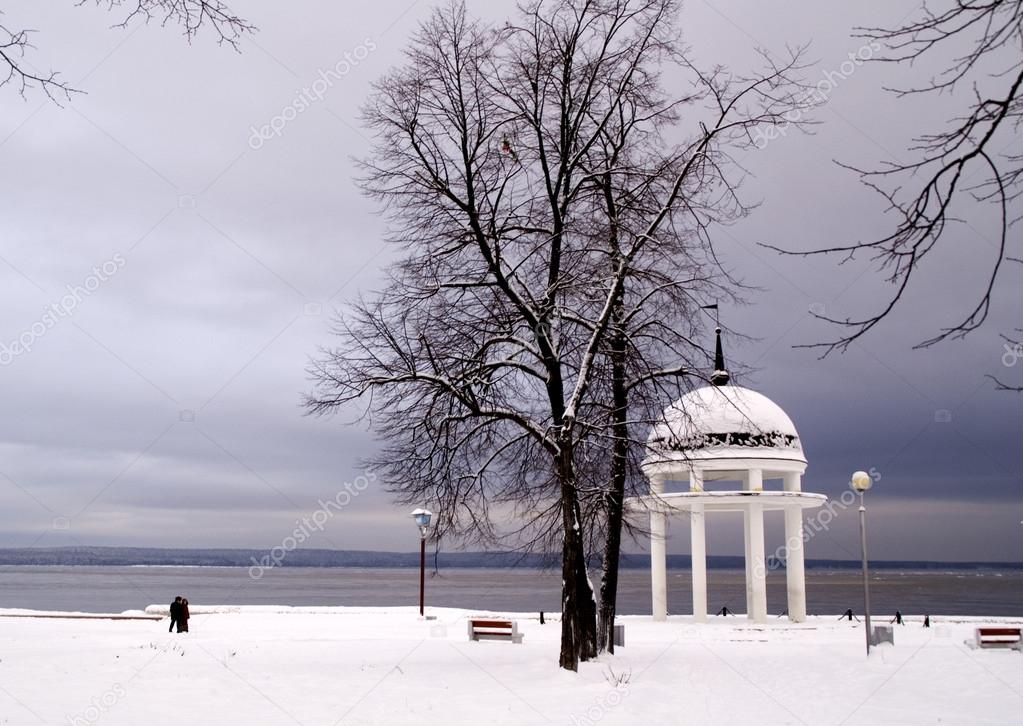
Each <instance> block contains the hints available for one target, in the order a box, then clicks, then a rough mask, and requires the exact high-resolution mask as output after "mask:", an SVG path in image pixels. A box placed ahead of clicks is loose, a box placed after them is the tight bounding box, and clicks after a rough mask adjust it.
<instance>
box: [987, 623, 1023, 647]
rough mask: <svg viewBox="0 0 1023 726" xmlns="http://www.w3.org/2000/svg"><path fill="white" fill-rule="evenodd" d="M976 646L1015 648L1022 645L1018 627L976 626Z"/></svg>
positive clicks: (1022, 639)
mask: <svg viewBox="0 0 1023 726" xmlns="http://www.w3.org/2000/svg"><path fill="white" fill-rule="evenodd" d="M976 637H977V647H978V648H1016V649H1019V648H1020V647H1021V645H1023V642H1021V641H1023V638H1021V636H1020V629H1019V628H977V636H976Z"/></svg>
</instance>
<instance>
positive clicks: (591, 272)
mask: <svg viewBox="0 0 1023 726" xmlns="http://www.w3.org/2000/svg"><path fill="white" fill-rule="evenodd" d="M676 13H677V4H676V2H675V1H674V0H645V1H640V0H599V1H591V2H583V1H582V0H560V1H559V2H554V3H542V4H541V3H539V2H535V3H532V4H530V5H528V6H525V7H523V8H521V9H520V12H519V14H518V15H517V16H516V18H515V20H514V22H510V23H508V24H506V25H505V26H504V27H502V28H499V29H496V30H492V29H489V28H486V27H484V26H483V25H482V24H480V23H479V22H477V21H474V20H473V19H471V18H470V17H468V15H467V13H466V11H465V8H464V6H463V5H461V4H453V5H450V6H448V7H446V8H443V9H440V10H437V11H435V12H434V14H433V15H432V16H431V17H430V18H429V19H428V20H427V21H426V22H425V23H424V25H423V26H422V27H421V29H420V31H419V32H418V33H417V34H416V36H415V37H414V38H413V40H412V43H411V45H410V47H409V49H408V50H407V62H406V64H405V65H404V66H403V67H402V68H399V69H398V70H395V71H393V72H392V73H390V74H389V75H387V76H385V77H384V78H383V79H382V80H381V81H380V82H379V83H378V84H377V85H376V93H375V95H374V96H373V98H372V99H371V100H370V102H369V103H368V105H367V107H366V109H365V120H366V123H367V125H368V127H369V128H370V129H372V130H373V131H374V133H375V134H376V142H375V144H374V153H373V156H372V157H370V158H369V159H367V160H366V161H365V162H364V176H363V185H364V188H365V189H366V191H367V192H368V193H369V194H370V195H371V196H372V197H374V198H376V199H378V200H379V201H381V202H382V203H383V204H384V206H385V210H386V212H387V214H388V217H389V219H390V221H391V223H392V228H391V238H392V241H393V242H394V243H396V244H398V245H401V246H402V247H403V248H404V249H405V251H406V253H405V257H404V258H403V259H402V260H400V261H399V262H398V263H396V264H395V265H394V266H393V267H392V271H391V277H390V280H389V285H388V288H387V289H386V290H384V291H382V292H380V293H377V294H375V295H374V296H372V298H371V299H369V300H363V301H360V302H358V303H356V304H355V305H354V306H353V308H352V310H351V311H350V312H349V313H348V314H347V315H345V316H343V317H342V319H341V320H340V321H339V323H338V327H337V331H336V332H337V333H338V334H339V344H338V346H337V347H336V348H333V349H330V350H326V351H323V353H322V355H321V356H320V359H319V360H318V361H316V362H315V363H314V365H313V369H312V374H313V377H314V379H315V380H316V381H317V383H318V386H317V389H316V391H315V392H314V393H313V394H312V395H311V396H310V398H309V399H308V401H307V403H308V406H309V408H310V410H311V411H313V412H319V413H326V412H333V411H336V410H338V409H341V408H343V407H345V406H347V405H348V404H350V403H352V402H355V401H357V400H359V399H362V398H366V399H368V403H369V405H368V407H367V409H366V410H367V413H368V414H369V415H370V416H371V417H372V424H373V426H374V428H375V429H376V430H377V431H378V432H379V433H380V434H381V436H382V437H383V438H384V440H385V442H386V444H385V447H384V449H383V452H382V453H381V454H380V455H379V456H377V457H376V458H375V459H374V460H373V461H374V463H375V465H376V466H377V467H378V468H380V469H381V470H382V471H383V474H384V476H385V479H386V481H388V482H389V486H390V487H391V489H392V491H393V492H394V493H395V494H396V496H397V498H398V500H399V501H404V502H408V503H411V502H413V501H419V500H421V499H427V500H428V501H430V502H432V503H435V506H436V507H437V508H438V509H439V510H440V511H442V512H443V513H444V516H443V520H442V521H443V522H444V527H445V528H446V529H445V532H444V533H443V534H448V533H453V534H458V535H467V534H468V535H471V536H473V537H475V538H477V539H479V540H480V541H491V540H500V539H501V538H502V537H503V536H505V535H507V534H508V533H509V532H511V533H516V534H518V535H519V536H529V537H531V538H532V540H533V541H537V542H542V541H548V540H550V539H552V538H557V539H558V540H559V544H560V549H561V568H562V620H561V623H562V631H561V655H560V664H561V666H562V667H564V668H568V669H573V670H574V669H576V668H577V667H578V662H579V661H580V660H586V659H588V658H591V657H593V656H594V655H595V654H596V652H597V623H596V621H597V618H596V603H595V601H594V596H593V595H594V594H593V591H592V587H591V585H590V582H589V577H588V573H587V565H586V561H587V551H586V550H587V541H588V536H589V532H590V531H591V527H592V525H591V521H590V516H591V515H592V513H593V511H597V510H592V509H590V508H588V507H586V506H585V504H586V503H587V502H588V501H591V500H594V499H596V500H600V499H601V498H602V497H604V498H606V495H607V493H608V491H609V490H608V485H607V480H606V479H605V480H604V481H603V482H601V483H600V484H598V485H594V482H595V477H594V475H593V473H594V472H599V471H601V467H602V466H603V467H604V468H603V470H604V471H607V470H608V469H607V467H606V466H604V465H603V463H602V460H601V459H600V458H599V456H598V457H597V458H591V461H586V460H585V459H586V455H587V452H597V453H598V454H599V453H600V451H601V450H602V449H601V447H602V446H603V445H604V444H605V443H607V442H611V441H612V440H613V439H614V438H615V436H616V431H617V436H618V438H619V439H628V440H629V441H631V440H632V436H631V435H630V434H629V433H628V431H626V429H627V425H628V421H627V420H623V419H622V416H623V415H627V413H628V412H627V411H626V408H625V407H623V405H622V401H621V400H618V401H617V402H615V401H612V403H611V404H610V405H609V404H608V402H607V400H606V399H603V398H602V396H601V394H602V392H604V391H610V390H611V388H612V386H611V384H610V382H609V380H610V379H609V378H608V375H610V373H609V371H611V370H612V369H613V368H614V367H615V365H618V366H622V365H623V364H624V367H623V368H622V370H623V371H629V378H628V381H629V382H630V383H631V384H635V386H636V387H639V386H640V385H642V384H646V383H652V382H660V381H675V384H676V385H678V380H679V376H680V374H681V373H683V372H684V368H683V367H680V365H679V362H680V361H684V360H687V359H689V358H692V357H693V356H694V353H693V352H692V348H691V344H690V342H689V341H688V339H687V335H686V332H687V327H685V326H675V325H673V324H672V323H673V321H675V320H677V319H679V318H680V316H681V318H683V319H684V318H685V316H686V315H687V314H688V312H687V308H686V307H685V306H680V302H681V301H689V302H688V304H689V305H692V304H694V303H693V301H694V300H695V301H696V302H699V301H700V300H699V297H700V295H701V294H702V293H703V292H704V291H705V286H703V282H704V281H706V280H707V279H708V276H707V274H706V269H705V267H704V268H697V269H695V271H694V268H693V265H694V262H695V261H697V260H699V262H700V263H701V264H703V265H705V266H708V265H709V266H714V265H716V261H715V260H714V259H713V254H712V251H710V250H708V249H707V248H706V245H707V243H708V242H709V237H708V230H709V228H710V226H711V225H712V224H714V223H715V222H716V221H718V217H720V218H722V219H724V218H728V217H730V216H732V215H734V214H736V213H738V212H739V211H741V210H742V209H743V207H742V206H741V205H739V204H738V203H737V202H736V201H735V189H736V185H737V182H736V181H735V180H731V179H730V178H729V176H728V174H727V173H726V172H727V171H728V170H732V171H734V168H733V166H732V164H731V163H730V159H729V157H728V154H727V149H728V147H729V146H732V147H734V148H748V147H751V146H752V145H753V136H752V135H753V133H754V132H755V131H756V130H757V129H758V127H763V126H771V125H775V124H783V123H786V116H787V115H790V114H791V112H792V110H793V109H794V108H798V107H800V106H801V99H802V98H804V97H805V95H804V93H803V91H804V89H803V88H802V87H801V86H800V85H799V83H798V82H796V81H795V80H793V78H792V77H791V76H792V74H793V71H794V70H795V69H796V68H797V67H798V53H794V54H793V57H792V58H791V59H790V62H789V63H787V64H786V65H784V66H781V67H779V66H772V65H769V66H768V68H767V70H766V72H764V73H763V74H762V75H758V76H756V77H754V78H740V77H734V76H731V75H730V74H728V73H727V72H726V71H725V70H724V69H721V68H717V69H714V71H712V72H711V73H707V74H703V73H700V72H699V71H698V70H697V69H696V68H695V67H693V66H692V65H691V64H690V63H688V61H686V59H685V57H684V55H682V53H681V51H680V49H679V46H678V41H677V35H676V31H675V27H674V20H675V16H676ZM765 62H766V61H765ZM665 67H670V68H671V69H672V70H673V71H674V72H677V73H678V75H679V76H681V77H682V78H683V79H684V82H685V85H686V86H687V88H688V90H689V92H688V93H685V94H681V95H678V96H670V97H669V96H668V95H667V94H665V93H663V92H662V90H661V83H660V72H661V70H662V68H665ZM676 80H677V79H675V78H673V81H676ZM683 109H686V110H687V111H688V112H689V113H691V114H692V119H691V124H692V130H691V131H690V132H689V133H688V134H684V133H676V132H677V131H678V129H676V128H675V127H676V126H677V125H678V124H680V122H681V120H682V119H681V115H680V114H681V111H682V110H683ZM668 131H671V132H672V133H671V134H669V133H667V132H668ZM680 137H681V140H680ZM609 201H610V205H609ZM697 250H698V251H697ZM688 282H692V283H693V284H692V286H691V287H687V283H688ZM661 306H663V307H661ZM666 358H667V359H668V364H667V365H665V363H664V361H665V359H666ZM609 361H610V365H609ZM614 361H617V363H614ZM624 381H625V379H624V378H623V379H621V380H620V381H619V383H624ZM637 400H640V399H638V398H637ZM663 403H664V401H662V402H661V404H662V405H663ZM609 412H611V416H610V418H609V416H608V413H609ZM616 412H617V413H616ZM616 418H617V422H616V423H609V422H610V421H612V420H615V419H616ZM623 423H624V424H626V429H623V428H621V425H622V424H623ZM637 428H638V426H637ZM644 433H645V432H644ZM611 448H612V447H607V448H603V451H605V452H608V451H611ZM616 466H617V464H616ZM612 478H613V479H615V480H620V478H621V477H620V475H615V476H614V477H612ZM613 486H617V485H613ZM616 501H619V502H620V496H619V497H618V498H617V500H616ZM605 511H606V510H605ZM509 520H510V523H509ZM607 529H608V530H611V531H620V523H619V524H618V526H617V527H608V528H607ZM613 559H614V562H615V566H617V555H614V557H613Z"/></svg>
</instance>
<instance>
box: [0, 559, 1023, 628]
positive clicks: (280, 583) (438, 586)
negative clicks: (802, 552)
mask: <svg viewBox="0 0 1023 726" xmlns="http://www.w3.org/2000/svg"><path fill="white" fill-rule="evenodd" d="M594 576H596V573H595V575H594ZM689 578H690V573H689V571H688V570H669V572H668V587H669V594H668V607H669V610H670V611H671V612H672V613H679V614H685V613H688V612H690V603H691V589H690V580H689ZM806 580H807V609H808V611H809V612H810V613H812V614H821V615H827V614H834V615H836V616H837V614H838V613H841V612H844V611H845V610H846V608H852V609H853V610H854V611H855V612H856V613H860V612H861V611H862V603H863V599H862V598H863V594H862V592H863V591H862V582H861V579H860V575H859V573H858V572H856V571H834V570H809V571H807V573H806ZM708 581H709V582H708V608H709V609H710V610H711V612H715V611H717V610H718V609H720V608H721V607H722V606H723V605H727V606H728V608H729V609H730V610H734V611H736V612H744V611H745V608H746V605H745V578H744V575H743V573H742V572H741V571H738V570H711V571H710V572H709V573H708ZM560 582H561V577H560V574H559V573H556V572H549V571H548V572H542V571H537V570H530V569H446V570H442V571H441V572H440V573H439V574H436V575H433V576H431V575H430V574H429V573H428V575H427V581H426V602H427V604H428V605H435V606H443V607H459V608H467V609H480V610H506V611H514V612H536V611H539V610H543V611H546V612H556V611H558V610H559V609H560V606H559V600H560V598H559V588H560ZM175 595H184V596H185V597H187V598H188V599H189V601H190V603H191V604H192V605H193V606H195V605H202V604H206V605H296V606H301V605H305V606H310V605H315V606H324V605H349V606H351V605H356V606H396V605H409V606H412V605H416V604H418V598H419V571H418V570H417V569H413V568H409V569H405V568H372V569H370V568H366V569H363V568H305V567H281V568H276V569H270V570H266V571H264V573H263V575H262V577H259V578H258V579H254V578H253V577H251V576H250V574H249V570H248V569H246V568H243V567H62V566H55V567H37V566H2V567H0V607H5V608H31V609H38V610H78V611H83V612H121V611H122V610H133V609H142V608H144V607H145V606H146V605H150V604H153V603H168V602H170V601H171V600H172V599H173V598H174V596H175ZM767 599H768V610H769V612H771V613H775V614H779V613H781V612H782V611H783V610H784V609H785V574H784V572H772V573H770V574H769V576H768V587H767ZM871 603H872V608H871V610H873V611H874V612H875V613H878V614H883V613H894V612H895V610H897V609H898V610H901V611H902V612H903V613H907V614H909V613H912V614H931V615H1002V616H1013V617H1020V616H1023V572H1020V571H1012V570H1007V571H1004V572H997V571H990V570H977V571H975V570H969V571H963V572H895V571H879V572H876V573H874V574H873V575H872V577H871ZM618 612H619V613H620V614H622V615H631V614H649V613H650V574H649V572H648V571H646V570H623V571H622V572H621V584H620V587H619V595H618Z"/></svg>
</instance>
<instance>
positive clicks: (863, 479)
mask: <svg viewBox="0 0 1023 726" xmlns="http://www.w3.org/2000/svg"><path fill="white" fill-rule="evenodd" d="M873 483H874V481H873V479H871V478H870V474H868V473H867V472H865V471H858V472H856V473H855V474H853V475H852V479H851V480H850V481H849V486H851V487H852V489H853V491H855V492H856V493H857V494H859V495H860V551H861V553H862V555H863V624H864V627H865V628H866V630H867V655H870V575H869V570H868V565H867V508H866V507H865V506H864V504H863V494H864V493H865V492H866V491H867V490H868V489H870V487H871V486H872V485H873Z"/></svg>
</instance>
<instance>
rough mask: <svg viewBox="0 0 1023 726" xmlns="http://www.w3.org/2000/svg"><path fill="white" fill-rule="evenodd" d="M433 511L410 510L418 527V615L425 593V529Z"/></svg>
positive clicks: (421, 610) (421, 614) (421, 615)
mask: <svg viewBox="0 0 1023 726" xmlns="http://www.w3.org/2000/svg"><path fill="white" fill-rule="evenodd" d="M432 516H433V513H432V512H431V511H430V510H428V509H423V508H422V507H420V508H419V509H416V510H415V511H414V512H412V518H413V519H414V520H416V526H417V527H419V617H423V599H424V596H425V594H426V530H427V529H429V527H430V517H432Z"/></svg>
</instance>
